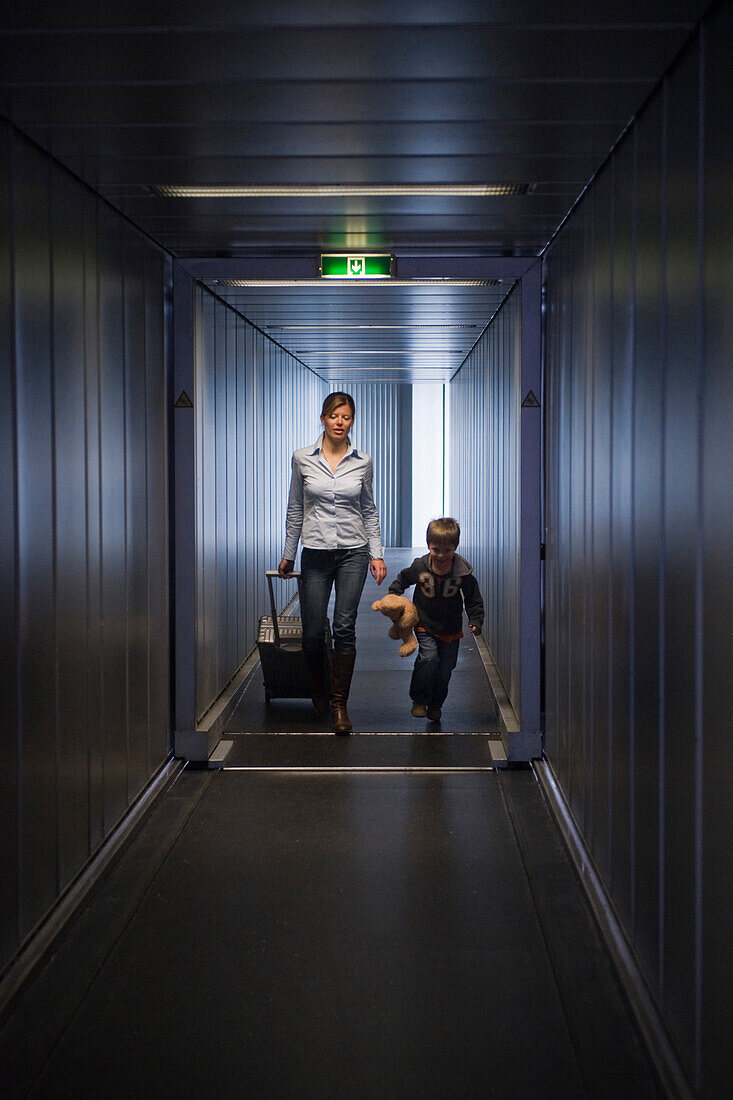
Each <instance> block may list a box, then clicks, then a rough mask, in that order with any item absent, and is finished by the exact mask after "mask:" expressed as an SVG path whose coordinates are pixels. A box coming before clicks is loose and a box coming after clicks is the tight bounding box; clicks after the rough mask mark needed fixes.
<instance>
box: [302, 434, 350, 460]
mask: <svg viewBox="0 0 733 1100" xmlns="http://www.w3.org/2000/svg"><path fill="white" fill-rule="evenodd" d="M325 435H326V433H325V432H324V433H323V435H319V437H318V439H317V440H316V441H315V443H314V444H313V446H312V447H310V448H309V450H310V453H311V454H312V455H318V454H320V453H321V449H322V447H323V440H324V438H325ZM349 455H353V456H354V458H361V455H360V454H359V452H358V451H357V449H356V447H355V446H354V444H353V443H351V444H349V449H348V450H347V452H346V454H345V455H344V458H348V457H349Z"/></svg>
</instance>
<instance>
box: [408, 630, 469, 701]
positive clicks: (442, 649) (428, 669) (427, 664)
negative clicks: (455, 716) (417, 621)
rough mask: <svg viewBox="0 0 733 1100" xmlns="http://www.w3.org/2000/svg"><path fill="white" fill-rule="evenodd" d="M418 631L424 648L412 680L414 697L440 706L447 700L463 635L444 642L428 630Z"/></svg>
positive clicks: (420, 644) (412, 696) (421, 646)
mask: <svg viewBox="0 0 733 1100" xmlns="http://www.w3.org/2000/svg"><path fill="white" fill-rule="evenodd" d="M416 633H417V644H418V646H419V647H420V648H419V652H418V655H417V660H416V661H415V668H414V669H413V672H412V680H411V681H410V698H411V699H412V701H413V703H425V704H426V705H427V706H430V705H431V704H432V705H433V706H436V707H440V706H442V705H443V703H444V702H445V697H446V695H447V694H448V684H449V682H450V675H451V672H452V671H453V669H454V668H455V667H456V662H457V660H458V647H459V645H460V638H456V640H455V641H454V642H443V641H441V640H440V638H436V637H435V635H434V634H428V633H427V631H425V630H418V631H416Z"/></svg>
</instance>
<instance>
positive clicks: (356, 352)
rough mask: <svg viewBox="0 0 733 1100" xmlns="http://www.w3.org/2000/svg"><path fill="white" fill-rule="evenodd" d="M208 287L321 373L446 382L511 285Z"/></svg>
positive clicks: (214, 283)
mask: <svg viewBox="0 0 733 1100" xmlns="http://www.w3.org/2000/svg"><path fill="white" fill-rule="evenodd" d="M232 283H233V280H207V284H208V285H209V286H210V288H211V289H212V290H213V291H214V292H215V293H216V294H217V295H218V296H219V297H221V298H223V299H224V300H225V301H226V302H228V303H229V305H231V306H233V308H234V309H236V310H238V311H239V312H240V313H241V314H242V315H243V316H245V317H247V319H248V320H249V321H251V322H252V323H253V324H255V325H257V326H258V328H260V329H262V331H263V332H265V333H266V334H267V336H269V337H270V339H271V340H274V341H275V342H276V343H278V344H280V346H281V347H284V348H286V350H287V351H289V352H290V353H291V354H292V355H294V356H295V357H296V358H297V359H299V360H300V361H301V362H302V363H305V364H306V365H307V366H309V367H310V368H311V370H313V371H315V373H317V374H318V375H320V377H322V378H324V379H326V380H327V381H331V380H332V379H334V378H336V377H339V378H341V377H344V376H345V375H346V376H348V377H349V378H351V379H353V380H354V381H379V382H383V381H390V382H412V383H414V382H427V381H430V382H448V381H449V380H450V378H451V377H452V375H453V374H455V372H456V371H457V370H458V368H459V367H460V365H461V363H462V362H463V360H464V359H465V358H466V356H467V355H468V354H469V352H470V350H471V348H472V347H473V346H474V344H475V343H476V341H477V340H478V339H479V337H480V336H481V333H482V332H483V330H484V328H485V327H486V324H487V323H488V321H489V319H490V318H491V317H492V316H493V314H494V313H495V312H496V311H497V309H498V308H499V306H500V305H501V303H502V301H503V300H504V298H505V297H506V295H507V294H508V293H509V291H510V290H511V288H512V286H513V280H512V279H504V280H498V279H492V280H485V282H484V285H478V284H477V285H474V286H465V285H458V284H450V283H440V284H438V285H436V286H425V285H424V284H423V285H415V286H409V285H399V286H397V285H385V284H376V285H375V284H363V283H361V284H355V285H352V286H344V285H343V284H331V283H328V282H324V283H323V284H321V285H316V286H312V285H310V286H305V285H303V284H301V285H299V286H298V285H293V286H277V287H272V286H270V287H267V286H263V287H257V286H237V285H232Z"/></svg>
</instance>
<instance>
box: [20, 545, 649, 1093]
mask: <svg viewBox="0 0 733 1100" xmlns="http://www.w3.org/2000/svg"><path fill="white" fill-rule="evenodd" d="M411 556H412V555H411V554H410V552H404V558H405V560H409V559H410V558H411ZM397 567H398V565H397V563H396V562H395V561H394V560H393V561H391V562H390V576H393V575H394V572H395V571H396V568H397ZM375 597H376V586H375V585H374V584H373V582H372V581H371V580H370V581H368V582H367V592H366V593H365V597H364V602H365V604H366V607H365V609H364V610H363V611H362V613H361V615H360V620H359V627H360V634H359V664H358V667H357V675H356V677H355V683H354V687H355V690H354V692H353V696H352V699H353V705H352V706H350V710H351V712H352V717H353V719H354V721H355V726H356V728H357V729H358V730H359V731H360V732H359V734H357V735H355V736H353V737H351V738H337V737H334V736H333V735H329V736H324V735H323V734H324V732H325V730H324V728H323V727H322V726H320V727H319V724H318V720H317V718H316V717H315V712H314V711H313V710H312V708H311V706H310V704H309V703H308V702H307V701H304V702H302V703H301V702H291V703H286V704H279V703H274V704H273V705H272V706H271V707H270V708H268V713H267V715H265V707H264V696H263V693H262V684H261V678H260V677H259V675H258V674H256V675H255V676H254V678H253V680H252V682H251V684H250V686H249V688H248V690H247V691H246V692H245V693H244V695H243V697H242V699H241V701H240V702H239V705H238V707H237V711H236V714H235V718H234V720H233V721H232V722H231V723H230V731H231V732H228V733H227V734H226V738H225V739H226V740H228V741H230V742H232V743H233V744H232V747H231V749H230V751H229V753H228V755H227V757H226V760H225V770H190V769H186V770H184V771H183V772H182V774H181V775H180V776H179V778H178V780H177V782H176V783H175V784H174V785H173V786H172V787H171V788H170V789H169V790H168V791H167V792H166V793H165V794H164V795H163V796H162V797H161V798H159V799H158V801H157V802H156V804H155V806H154V807H153V809H152V810H151V811H150V813H149V814H148V816H147V818H146V819H145V821H144V822H143V824H142V826H141V827H140V828H139V830H138V831H137V832H136V834H135V835H134V836H133V838H132V840H131V841H130V842H129V844H128V845H127V847H126V849H125V850H124V852H123V854H122V855H121V857H120V858H119V859H118V860H117V862H116V863H115V864H114V865H113V866H112V867H111V868H110V870H109V871H108V873H107V874H106V875H105V877H104V878H103V879H102V880H101V882H100V883H99V884H98V885H97V887H96V888H95V890H94V892H93V893H92V894H91V895H90V897H89V898H88V900H87V901H86V903H85V904H84V906H83V907H82V908H81V910H80V911H79V912H78V914H77V916H76V918H75V920H74V921H73V923H71V924H70V925H69V926H68V927H67V929H66V930H65V932H64V933H63V934H62V936H61V937H60V939H59V940H58V942H57V944H56V945H55V946H54V949H53V951H52V952H51V953H50V955H49V957H48V958H47V960H46V962H45V965H44V966H43V968H42V969H40V970H39V972H38V973H37V974H36V975H35V977H34V978H33V980H32V981H30V982H29V983H28V984H27V985H26V987H25V988H24V989H23V991H22V993H21V995H20V996H19V997H18V998H17V999H16V1001H15V1003H14V1004H13V1005H11V1007H10V1010H9V1012H6V1014H5V1016H4V1018H3V1019H2V1021H0V1024H1V1030H0V1093H1V1094H2V1095H3V1097H4V1096H8V1097H23V1096H32V1097H39V1098H43V1097H74V1098H86V1097H90V1098H92V1097H94V1098H96V1097H105V1098H107V1097H112V1098H116V1097H121V1098H128V1097H130V1098H132V1097H135V1098H139V1097H143V1098H146V1097H156V1098H157V1097H168V1096H171V1097H176V1098H184V1100H186V1098H189V1097H190V1098H194V1097H195V1098H201V1097H217V1098H222V1097H224V1098H228V1097H237V1098H239V1097H247V1098H249V1097H252V1098H255V1100H258V1098H260V1097H261V1098H273V1100H290V1098H293V1100H296V1098H297V1100H301V1098H302V1100H310V1098H313V1100H339V1098H344V1100H346V1098H348V1100H359V1098H365V1100H367V1098H368V1100H371V1098H380V1100H382V1098H387V1100H392V1098H395V1100H397V1098H399V1100H403V1098H404V1100H413V1098H414V1100H424V1098H436V1100H437V1098H440V1100H452V1098H460V1100H463V1098H473V1097H476V1098H479V1097H481V1098H484V1097H500V1098H506V1100H514V1098H517V1100H519V1098H522V1100H524V1098H527V1097H532V1098H538V1097H539V1098H544V1097H547V1098H550V1097H552V1098H553V1100H554V1098H556V1097H563V1098H567V1100H573V1098H575V1097H588V1098H593V1100H598V1098H601V1097H609V1098H611V1097H613V1098H617V1097H624V1100H636V1098H644V1100H646V1098H650V1097H658V1096H661V1095H662V1094H661V1092H660V1091H659V1090H658V1087H657V1085H656V1084H655V1080H654V1078H653V1076H652V1073H651V1071H650V1069H649V1066H648V1064H647V1061H646V1058H645V1055H644V1053H643V1052H642V1048H641V1046H640V1043H639V1040H638V1037H637V1033H636V1030H635V1028H634V1026H633V1024H632V1022H631V1018H630V1015H629V1012H628V1010H627V1006H626V1004H625V1002H624V1000H623V997H622V995H621V993H620V990H619V987H618V985H617V982H616V979H615V976H614V974H613V971H612V968H611V965H610V963H609V960H608V957H607V955H606V953H605V950H604V948H603V946H602V944H601V942H600V940H599V937H598V934H597V931H596V927H595V924H594V922H593V919H592V916H591V913H590V910H589V908H588V906H587V903H586V901H585V896H584V894H583V891H582V887H581V886H580V883H579V881H578V879H577V877H576V875H575V872H574V870H573V867H572V864H571V862H570V860H569V858H568V856H567V853H566V851H565V849H564V847H563V844H562V841H561V839H560V836H559V833H558V831H557V829H556V827H555V824H554V822H553V820H552V818H551V816H550V814H549V811H548V809H547V807H546V805H545V802H544V800H543V797H542V794H541V790H540V787H539V785H538V783H537V782H536V780H535V776H534V773H533V772H532V771H530V770H529V769H528V770H505V771H497V770H493V769H492V759H493V757H492V746H493V747H494V748H495V747H496V746H497V744H498V742H497V738H496V733H495V716H494V714H493V710H492V707H491V704H490V701H489V694H488V689H487V684H486V679H485V676H484V673H483V666H482V665H481V662H480V660H479V657H478V654H477V652H476V647H475V642H474V641H473V639H472V638H471V637H470V636H469V637H468V638H467V639H466V640H465V642H464V644H463V649H462V654H461V663H460V666H459V669H458V670H457V672H456V674H455V677H454V681H453V684H452V686H451V695H450V696H449V701H448V704H447V705H446V708H445V721H444V722H443V723H442V724H441V725H439V726H436V725H435V724H430V723H427V722H425V721H416V720H415V719H412V718H410V717H409V699H408V695H407V687H408V683H409V677H410V671H411V665H412V661H406V662H400V658H399V657H398V656H397V652H396V651H397V643H395V642H392V641H391V640H390V639H388V638H387V637H386V632H387V629H388V625H389V624H388V622H387V620H386V619H384V617H383V616H379V615H377V614H376V613H373V612H371V610H370V609H369V604H371V602H372V600H373V599H374V598H375ZM268 730H272V731H275V732H276V733H283V734H284V733H296V734H297V733H298V732H300V733H301V734H303V733H305V734H312V735H313V736H291V737H286V736H267V735H266V733H267V731H268ZM243 731H250V735H249V736H248V735H247V734H246V733H245V732H243ZM375 733H383V734H387V733H389V734H392V735H393V736H382V737H375V736H370V735H371V734H375ZM409 734H412V736H409Z"/></svg>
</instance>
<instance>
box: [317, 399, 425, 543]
mask: <svg viewBox="0 0 733 1100" xmlns="http://www.w3.org/2000/svg"><path fill="white" fill-rule="evenodd" d="M339 389H340V390H345V391H346V393H350V394H351V396H352V397H353V398H354V404H355V405H356V421H355V423H354V429H353V431H352V433H351V438H352V440H353V442H354V443H355V445H356V446H357V447H363V449H364V450H365V451H366V452H367V454H370V455H371V456H372V461H373V463H374V499H375V501H376V505H377V508H378V510H379V522H380V525H381V530H382V541H383V543H384V545H385V546H409V545H410V544H411V542H412V503H411V502H412V387H411V386H405V385H394V384H391V383H389V382H355V383H354V382H339V383H335V382H332V383H331V384H330V385H329V391H333V390H339ZM314 438H315V433H314Z"/></svg>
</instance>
